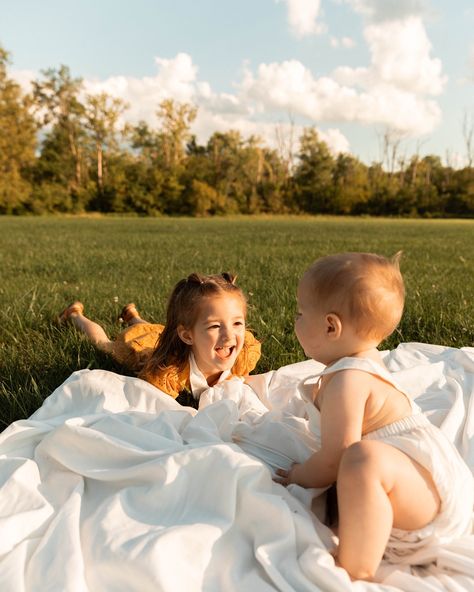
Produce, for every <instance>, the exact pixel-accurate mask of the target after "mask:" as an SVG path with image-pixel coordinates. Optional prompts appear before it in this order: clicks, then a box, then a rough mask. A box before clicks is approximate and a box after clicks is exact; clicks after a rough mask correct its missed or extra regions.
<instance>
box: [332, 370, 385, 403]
mask: <svg viewBox="0 0 474 592" xmlns="http://www.w3.org/2000/svg"><path fill="white" fill-rule="evenodd" d="M326 378H327V380H326V381H325V382H324V384H322V385H321V390H320V398H321V400H322V399H324V400H332V401H342V400H344V399H346V398H350V399H351V400H354V399H355V398H357V399H367V398H368V397H369V395H370V393H371V390H372V387H373V381H374V377H373V376H372V375H371V374H369V373H367V372H364V371H363V370H356V369H346V370H339V371H337V372H334V373H333V374H330V375H327V376H326Z"/></svg>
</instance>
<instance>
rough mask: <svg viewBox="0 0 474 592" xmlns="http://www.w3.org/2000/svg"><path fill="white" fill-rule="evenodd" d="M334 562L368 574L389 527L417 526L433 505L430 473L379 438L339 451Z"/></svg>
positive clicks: (436, 504)
mask: <svg viewBox="0 0 474 592" xmlns="http://www.w3.org/2000/svg"><path fill="white" fill-rule="evenodd" d="M337 495H338V506H339V549H338V553H337V560H338V563H339V565H341V567H343V568H344V569H346V570H347V571H348V572H349V575H350V576H351V577H352V578H353V579H372V578H373V577H374V575H375V572H376V571H377V568H378V566H379V564H380V562H381V560H382V556H383V554H384V551H385V547H386V545H387V541H388V538H389V536H390V531H391V529H392V527H395V528H401V529H403V530H416V529H419V528H422V527H423V526H425V525H426V524H428V523H429V522H431V521H432V520H433V518H434V517H435V516H436V514H437V513H438V511H439V506H440V499H439V496H438V493H437V491H436V487H435V485H434V483H433V481H432V479H431V476H430V474H429V473H428V472H427V471H426V469H424V468H423V467H421V465H419V464H418V463H416V462H415V461H413V460H412V459H411V458H410V457H409V456H407V455H406V454H404V453H403V452H401V451H400V450H397V449H396V448H394V447H393V446H389V445H388V444H385V443H383V442H376V441H374V440H363V441H361V442H357V443H356V444H353V445H352V446H350V447H349V448H348V449H347V450H346V451H345V453H344V455H343V457H342V460H341V464H340V466H339V472H338V476H337Z"/></svg>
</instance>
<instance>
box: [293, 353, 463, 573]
mask: <svg viewBox="0 0 474 592" xmlns="http://www.w3.org/2000/svg"><path fill="white" fill-rule="evenodd" d="M351 369H354V370H362V371H364V372H368V373H370V374H373V375H375V376H379V377H380V378H381V379H383V380H384V381H386V382H388V383H389V384H392V385H393V386H394V387H395V388H396V389H397V390H399V391H400V392H402V393H403V394H404V395H405V396H406V397H407V398H408V400H409V401H410V404H411V408H412V412H411V415H409V416H407V417H405V418H403V419H401V420H398V421H395V422H393V423H390V424H388V425H386V426H384V427H382V428H379V429H377V430H374V431H372V432H369V433H368V434H366V435H364V436H363V437H362V438H363V439H366V440H379V441H381V442H385V443H386V444H390V445H391V446H394V447H395V448H397V449H399V450H401V451H402V452H404V453H405V454H407V455H408V456H409V457H410V458H412V459H413V460H415V461H416V462H418V463H419V464H420V465H422V466H423V467H425V468H426V469H427V470H428V471H429V472H430V474H431V475H432V478H433V481H434V483H435V485H436V488H437V490H438V494H439V496H440V498H441V506H440V511H439V513H438V515H437V516H436V517H435V519H434V520H433V521H432V522H430V523H429V524H428V525H427V526H425V527H424V528H422V529H419V530H413V531H405V530H400V529H396V528H393V529H392V533H391V535H390V539H389V541H388V544H387V548H386V550H385V555H384V558H385V559H386V560H388V561H389V562H392V563H411V564H413V563H424V562H425V560H429V558H430V557H432V556H433V553H430V552H429V549H435V548H437V547H439V546H440V545H443V544H445V543H449V542H450V541H452V540H454V539H457V538H459V537H462V536H464V535H469V534H471V533H472V520H473V505H474V479H473V476H472V473H471V471H470V469H469V467H468V466H467V465H466V463H465V462H464V461H463V459H462V458H461V456H460V454H459V452H458V451H457V449H456V448H455V446H454V445H453V444H452V443H451V442H450V441H449V440H448V439H447V437H446V436H445V435H444V434H443V432H441V430H440V429H439V428H437V427H436V426H434V425H433V424H432V423H431V422H430V421H429V420H428V419H427V418H426V417H425V415H423V413H422V412H421V409H420V408H419V407H418V405H416V403H414V401H413V400H412V399H411V398H410V396H409V395H408V394H407V393H406V392H405V391H404V390H403V388H401V387H400V386H399V385H398V384H397V383H396V382H395V381H394V379H393V377H392V375H391V374H390V372H389V371H388V370H387V369H386V368H384V367H383V366H381V365H380V364H378V363H376V362H374V361H373V360H370V359H368V358H342V359H341V360H339V361H338V362H336V363H335V364H333V365H332V366H330V367H327V368H325V369H324V370H323V371H322V372H321V373H320V374H319V375H318V377H320V376H324V375H327V374H332V373H334V372H338V371H339V370H351ZM307 382H308V379H306V380H305V381H304V383H306V384H307ZM302 387H303V385H302ZM300 392H301V394H302V396H304V397H305V398H306V400H308V390H307V389H303V388H301V389H300ZM307 412H308V417H309V421H310V424H312V429H313V430H314V431H319V430H320V414H319V411H318V409H317V408H316V407H315V405H314V404H313V403H312V401H311V402H308V405H307Z"/></svg>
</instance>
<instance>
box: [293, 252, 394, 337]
mask: <svg viewBox="0 0 474 592" xmlns="http://www.w3.org/2000/svg"><path fill="white" fill-rule="evenodd" d="M400 257H401V252H399V253H397V254H396V255H394V257H392V258H391V259H387V258H386V257H382V256H381V255H375V254H374V253H340V254H337V255H329V256H327V257H322V258H320V259H317V260H316V261H315V262H314V263H313V264H312V265H311V266H310V267H309V268H308V270H307V271H306V273H305V274H304V276H303V279H305V280H307V281H308V282H309V287H310V289H311V290H312V294H313V295H314V303H315V306H317V307H318V309H320V308H321V307H324V308H325V309H326V310H325V312H333V313H336V314H338V315H339V316H340V317H341V320H342V321H348V322H349V323H351V325H352V326H353V327H354V329H355V331H356V333H357V334H358V335H359V336H360V337H363V338H367V339H377V341H378V342H379V343H380V341H382V340H383V339H385V338H386V337H388V336H389V335H390V334H391V333H393V331H394V330H395V329H396V327H397V325H398V323H399V322H400V319H401V317H402V313H403V305H404V301H405V287H404V284H403V278H402V274H401V273H400Z"/></svg>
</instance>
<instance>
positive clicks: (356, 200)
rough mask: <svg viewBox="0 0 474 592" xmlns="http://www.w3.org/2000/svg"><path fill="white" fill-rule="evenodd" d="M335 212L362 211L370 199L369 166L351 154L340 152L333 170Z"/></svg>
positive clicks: (350, 212) (349, 212)
mask: <svg viewBox="0 0 474 592" xmlns="http://www.w3.org/2000/svg"><path fill="white" fill-rule="evenodd" d="M333 179H334V202H333V208H334V210H333V211H334V213H337V214H352V213H362V212H364V209H365V207H366V204H367V201H368V199H369V177H368V171H367V167H366V166H365V165H364V164H363V163H361V162H360V160H358V159H357V158H356V157H355V156H352V155H351V154H339V155H338V157H337V158H336V163H335V165H334V172H333Z"/></svg>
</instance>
